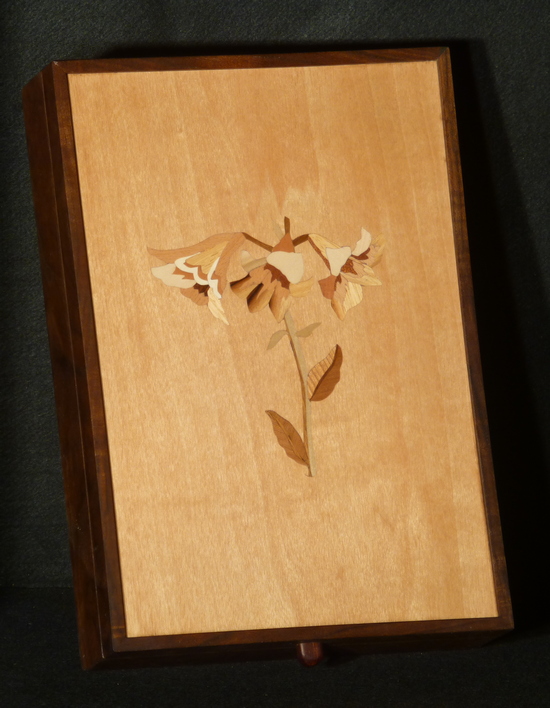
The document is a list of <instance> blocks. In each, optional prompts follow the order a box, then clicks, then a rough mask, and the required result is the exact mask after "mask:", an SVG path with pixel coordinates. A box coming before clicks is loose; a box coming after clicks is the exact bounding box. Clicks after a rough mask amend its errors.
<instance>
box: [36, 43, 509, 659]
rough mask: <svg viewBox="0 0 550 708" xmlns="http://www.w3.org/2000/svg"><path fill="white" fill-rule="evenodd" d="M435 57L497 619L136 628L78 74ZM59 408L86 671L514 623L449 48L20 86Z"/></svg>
mask: <svg viewBox="0 0 550 708" xmlns="http://www.w3.org/2000/svg"><path fill="white" fill-rule="evenodd" d="M403 61H436V62H437V64H438V71H439V78H440V90H441V105H442V115H443V122H444V130H445V143H446V151H447V165H448V176H449V189H450V195H451V208H452V217H453V224H454V232H455V243H456V253H457V269H458V276H459V287H460V297H461V305H462V313H463V322H464V334H465V340H466V350H467V359H468V369H469V377H470V387H471V394H472V402H473V410H474V418H475V422H476V435H477V441H478V453H479V459H480V464H481V474H482V486H483V494H484V500H485V508H486V518H487V526H488V531H489V540H490V548H491V557H492V563H493V573H494V579H495V590H496V597H497V607H498V616H497V617H489V618H475V619H471V620H470V619H467V620H435V621H423V622H395V623H384V624H364V625H343V626H327V627H292V628H281V629H265V630H248V631H235V632H215V633H205V634H188V635H169V636H156V637H134V638H128V637H127V636H126V629H125V619H124V603H123V596H122V582H121V575H120V565H119V555H118V545H117V533H116V520H115V513H114V501H113V491H112V483H111V472H110V464H109V447H108V440H107V430H106V423H105V412H104V404H103V393H102V387H101V375H100V368H99V358H98V351H97V340H96V334H95V324H94V316H93V304H92V298H91V288H90V280H89V273H88V263H87V256H86V245H85V233H84V224H83V218H82V208H81V202H80V191H79V184H78V171H77V163H76V152H75V145H74V135H73V128H72V117H71V105H70V97H69V85H68V75H69V74H72V73H102V72H114V71H116V72H122V71H174V70H178V71H185V70H191V69H210V70H212V69H229V68H231V69H240V68H258V67H282V66H312V65H318V66H327V65H336V64H352V63H377V62H403ZM23 104H24V110H25V122H26V130H27V140H28V148H29V157H30V166H31V176H32V184H33V193H34V202H35V211H36V218H37V224H38V232H39V241H40V254H41V256H40V257H41V265H42V274H43V284H44V292H45V300H46V313H47V322H48V331H49V337H50V350H51V357H52V367H53V374H54V385H55V394H56V405H57V411H58V420H59V430H60V439H61V450H62V458H63V472H64V483H65V493H66V499H67V514H68V521H69V533H70V543H71V556H72V563H73V574H74V584H75V595H76V603H77V614H78V626H79V636H80V652H81V658H82V665H83V667H84V668H111V667H117V666H121V667H122V666H149V665H162V664H168V663H180V662H188V661H213V660H216V661H219V660H238V659H253V658H267V657H280V658H282V657H288V658H290V657H293V656H295V655H296V644H297V643H298V642H314V641H322V642H323V645H324V646H325V648H326V649H328V651H329V653H330V652H331V651H333V652H369V651H409V650H413V649H416V650H418V649H422V650H424V649H429V648H440V649H442V648H451V647H459V646H460V647H466V646H477V645H481V644H484V643H486V642H487V641H490V640H491V639H493V638H494V637H496V636H499V635H500V634H503V633H505V632H506V631H509V630H510V629H512V627H513V620H512V611H511V605H510V597H509V592H508V586H507V578H506V567H505V560H504V552H503V546H502V536H501V531H500V520H499V513H498V505H497V499H496V490H495V483H494V475H493V469H492V461H491V452H490V445H489V435H488V426H487V416H486V410H485V399H484V393H483V382H482V374H481V362H480V356H479V348H478V340H477V328H476V321H475V312H474V302H473V290H472V283H471V274H470V263H469V252H468V241H467V234H466V221H465V212H464V200H463V193H462V178H461V170H460V159H459V152H458V138H457V131H456V120H455V113H454V99H453V90H452V78H451V67H450V54H449V50H448V49H442V48H439V47H428V48H420V49H387V50H374V51H353V52H323V53H316V54H271V55H269V54H266V55H257V56H226V57H211V56H204V57H183V58H169V59H126V60H119V59H108V60H90V61H70V62H54V63H53V64H50V66H48V67H47V68H46V69H44V71H43V72H41V73H40V74H39V75H38V76H36V77H35V78H34V79H32V81H31V82H30V83H29V84H27V86H26V87H25V89H24V92H23Z"/></svg>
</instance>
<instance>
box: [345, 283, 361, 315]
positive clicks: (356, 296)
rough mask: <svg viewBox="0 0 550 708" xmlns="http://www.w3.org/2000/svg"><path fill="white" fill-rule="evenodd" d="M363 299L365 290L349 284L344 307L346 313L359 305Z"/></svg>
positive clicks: (355, 284) (354, 284)
mask: <svg viewBox="0 0 550 708" xmlns="http://www.w3.org/2000/svg"><path fill="white" fill-rule="evenodd" d="M362 299H363V288H362V287H361V286H360V285H358V284H357V283H350V282H348V287H347V289H346V296H345V298H344V303H343V307H344V310H345V312H347V311H348V310H350V309H351V308H352V307H355V306H356V305H358V304H359V303H360V302H361V300H362Z"/></svg>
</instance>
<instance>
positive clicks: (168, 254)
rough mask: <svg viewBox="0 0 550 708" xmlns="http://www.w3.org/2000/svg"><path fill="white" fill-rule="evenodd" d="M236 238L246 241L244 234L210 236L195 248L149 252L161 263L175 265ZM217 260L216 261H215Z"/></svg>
mask: <svg viewBox="0 0 550 708" xmlns="http://www.w3.org/2000/svg"><path fill="white" fill-rule="evenodd" d="M234 237H240V239H239V240H242V239H244V233H242V232H236V233H231V234H215V235H214V236H209V237H208V238H206V239H204V241H200V242H199V243H196V244H194V245H193V246H185V248H174V249H171V250H168V251H161V250H158V249H156V248H148V249H147V250H148V251H149V253H150V254H151V255H152V256H155V257H156V258H160V260H161V261H164V262H165V263H174V262H175V261H176V259H178V258H184V257H185V256H194V255H196V254H198V253H201V252H203V251H207V250H208V249H210V248H213V247H214V246H217V245H218V244H220V243H222V242H224V243H226V244H227V243H229V242H230V241H231V240H232V239H233V238H234ZM214 260H215V259H214Z"/></svg>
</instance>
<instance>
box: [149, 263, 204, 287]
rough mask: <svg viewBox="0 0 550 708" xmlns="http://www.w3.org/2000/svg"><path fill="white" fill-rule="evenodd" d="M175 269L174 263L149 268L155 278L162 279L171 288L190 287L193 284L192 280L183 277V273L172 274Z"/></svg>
mask: <svg viewBox="0 0 550 708" xmlns="http://www.w3.org/2000/svg"><path fill="white" fill-rule="evenodd" d="M175 270H176V264H175V263H167V264H166V265H162V266H158V267H157V268H151V273H152V274H153V275H154V276H155V278H159V280H162V282H163V283H164V284H165V285H170V286H171V287H173V288H192V287H193V286H194V285H195V281H194V280H191V279H189V278H184V277H183V275H179V274H176V275H174V271H175Z"/></svg>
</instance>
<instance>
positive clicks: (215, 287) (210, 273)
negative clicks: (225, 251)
mask: <svg viewBox="0 0 550 708" xmlns="http://www.w3.org/2000/svg"><path fill="white" fill-rule="evenodd" d="M219 262H220V259H219V258H216V260H215V261H214V263H212V265H211V267H210V270H209V271H208V275H207V278H208V285H210V287H211V289H212V291H213V292H214V295H215V296H216V297H217V298H218V299H219V300H221V297H222V294H221V293H220V291H219V290H218V283H219V280H218V279H217V278H213V277H212V276H213V275H214V271H215V270H216V268H217V267H218V263H219Z"/></svg>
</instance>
